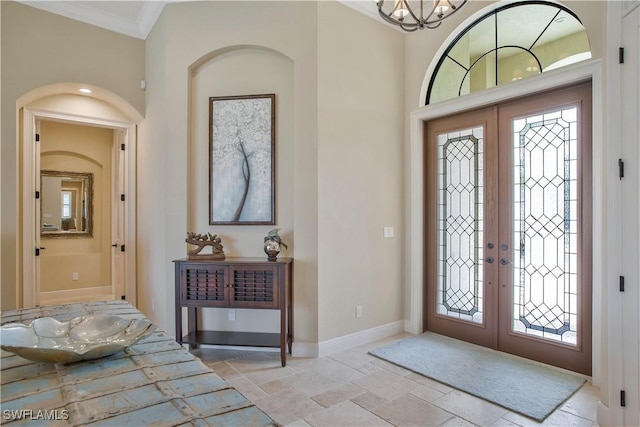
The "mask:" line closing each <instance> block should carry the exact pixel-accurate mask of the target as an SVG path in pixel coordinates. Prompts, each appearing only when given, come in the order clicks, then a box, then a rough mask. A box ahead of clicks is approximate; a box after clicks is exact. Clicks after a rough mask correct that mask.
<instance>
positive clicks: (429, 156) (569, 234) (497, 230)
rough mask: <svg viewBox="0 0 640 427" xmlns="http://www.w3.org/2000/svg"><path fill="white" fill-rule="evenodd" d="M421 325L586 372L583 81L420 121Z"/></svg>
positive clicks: (587, 166) (587, 198)
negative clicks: (423, 124)
mask: <svg viewBox="0 0 640 427" xmlns="http://www.w3.org/2000/svg"><path fill="white" fill-rule="evenodd" d="M425 132H426V133H425V148H424V152H425V167H424V170H425V171H426V172H425V186H424V188H425V195H424V200H425V226H426V227H425V229H426V236H425V238H426V240H425V255H426V257H425V272H426V274H425V284H426V289H425V293H424V295H425V299H424V312H425V313H426V315H425V318H424V319H425V322H424V328H425V329H426V330H430V331H433V332H437V333H441V334H445V335H449V336H452V337H454V338H458V339H462V340H465V341H469V342H473V343H476V344H479V345H483V346H487V347H491V348H494V349H498V350H502V351H506V352H509V353H512V354H517V355H519V356H523V357H527V358H530V359H533V360H538V361H541V362H544V363H548V364H551V365H555V366H559V367H563V368H566V369H570V370H574V371H576V372H581V373H584V374H586V375H590V374H591V360H592V354H591V345H592V344H591V341H592V339H591V319H592V313H591V295H592V287H591V265H592V258H591V257H592V249H591V246H592V242H591V236H592V226H591V222H592V221H591V204H592V200H591V193H592V191H591V182H592V180H591V84H590V83H588V84H580V85H577V86H573V87H570V88H565V89H562V90H555V91H553V92H551V93H545V94H542V95H537V96H533V97H527V98H524V99H519V100H518V101H511V102H504V103H501V104H497V105H494V106H491V107H487V108H482V109H479V110H475V111H472V112H466V113H461V114H456V115H454V116H449V117H445V118H441V119H437V120H432V121H430V122H428V123H427V124H426V128H425Z"/></svg>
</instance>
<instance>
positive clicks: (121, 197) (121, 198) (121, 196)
mask: <svg viewBox="0 0 640 427" xmlns="http://www.w3.org/2000/svg"><path fill="white" fill-rule="evenodd" d="M120 201H121V202H124V194H121V195H120Z"/></svg>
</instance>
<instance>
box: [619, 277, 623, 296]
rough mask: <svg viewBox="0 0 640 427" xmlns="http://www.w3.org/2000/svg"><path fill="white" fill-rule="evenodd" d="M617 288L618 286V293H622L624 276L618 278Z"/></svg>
mask: <svg viewBox="0 0 640 427" xmlns="http://www.w3.org/2000/svg"><path fill="white" fill-rule="evenodd" d="M619 286H620V292H624V276H620V282H619Z"/></svg>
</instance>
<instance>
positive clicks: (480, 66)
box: [425, 1, 591, 104]
mask: <svg viewBox="0 0 640 427" xmlns="http://www.w3.org/2000/svg"><path fill="white" fill-rule="evenodd" d="M589 58H591V48H590V46H589V39H588V37H587V32H586V30H585V28H584V26H583V25H582V23H581V22H580V19H578V17H577V16H576V15H575V14H574V13H573V12H572V11H571V10H569V9H568V8H566V7H564V6H562V5H560V4H557V3H551V2H546V1H527V2H516V3H510V4H508V5H504V6H501V7H498V8H497V9H494V10H492V11H491V12H489V13H487V14H486V15H484V16H483V17H481V18H480V19H478V20H476V21H475V22H474V23H473V24H471V25H469V26H468V27H467V28H465V29H464V30H463V31H462V32H461V33H460V34H459V36H458V37H457V38H456V39H455V40H454V41H453V42H452V43H451V45H449V47H448V48H447V49H446V50H445V52H444V54H443V55H442V56H441V57H440V58H439V59H438V62H437V64H436V67H435V68H434V72H433V74H432V76H431V79H430V81H429V86H428V89H427V94H426V99H425V104H433V103H435V102H439V101H443V100H446V99H450V98H455V97H458V96H461V95H466V94H470V93H473V92H478V91H481V90H484V89H487V88H491V87H494V86H498V85H502V84H505V83H509V82H512V81H516V80H520V79H523V78H527V77H530V76H534V75H536V74H539V73H542V72H545V71H548V70H551V69H554V68H558V67H561V66H566V65H569V64H572V63H575V62H578V61H582V60H585V59H589Z"/></svg>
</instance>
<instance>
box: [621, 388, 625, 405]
mask: <svg viewBox="0 0 640 427" xmlns="http://www.w3.org/2000/svg"><path fill="white" fill-rule="evenodd" d="M625 394H626V393H625V392H624V390H620V406H627V396H626V395H625Z"/></svg>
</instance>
